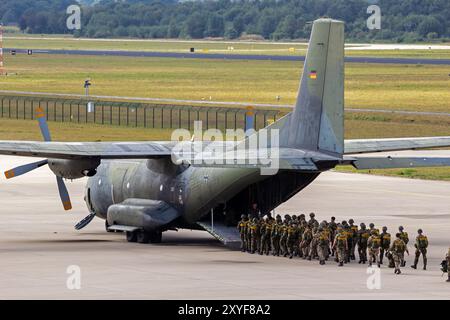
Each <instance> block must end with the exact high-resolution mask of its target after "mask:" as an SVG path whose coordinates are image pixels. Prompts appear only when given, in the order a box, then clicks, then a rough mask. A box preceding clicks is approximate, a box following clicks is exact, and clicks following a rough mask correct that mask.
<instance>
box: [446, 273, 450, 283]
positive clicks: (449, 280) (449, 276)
mask: <svg viewBox="0 0 450 320" xmlns="http://www.w3.org/2000/svg"><path fill="white" fill-rule="evenodd" d="M447 282H450V274H449V275H448V278H447Z"/></svg>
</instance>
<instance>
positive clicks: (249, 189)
mask: <svg viewBox="0 0 450 320" xmlns="http://www.w3.org/2000/svg"><path fill="white" fill-rule="evenodd" d="M37 117H38V119H39V124H40V127H41V131H42V133H43V136H44V140H45V142H24V141H0V154H6V155H15V156H25V157H39V158H47V159H48V160H42V161H39V162H36V163H32V164H29V165H25V166H21V167H18V168H15V169H12V170H10V171H7V172H6V173H5V175H6V177H7V178H12V177H17V176H19V175H22V174H24V173H27V172H29V171H31V170H33V169H36V168H39V167H41V166H44V165H48V166H49V167H50V169H51V170H52V171H53V172H54V173H55V175H56V179H57V184H58V189H59V193H60V197H61V200H62V203H63V205H64V208H65V209H66V210H68V209H71V203H70V198H69V195H68V192H67V189H66V187H65V185H64V181H63V179H77V178H82V177H85V176H88V177H89V179H88V182H87V186H86V195H85V201H86V203H87V207H88V209H89V211H90V215H88V216H87V217H86V218H85V219H84V220H82V221H81V222H80V223H78V224H77V226H76V228H77V229H81V228H83V227H84V226H86V225H87V224H88V223H89V222H90V221H91V220H92V219H93V218H94V217H95V216H97V217H99V218H101V219H105V220H106V226H107V229H108V230H120V231H125V232H126V234H127V240H128V241H130V242H136V241H138V242H141V243H146V242H152V243H158V242H161V237H162V233H163V232H164V231H167V230H174V229H178V228H190V229H207V230H209V231H210V232H211V230H210V229H211V225H208V223H206V222H205V220H208V217H209V213H210V212H211V211H212V210H214V209H216V210H217V211H218V210H219V209H220V213H221V218H222V219H224V220H225V221H236V220H237V219H238V217H239V216H240V215H241V214H242V213H246V212H242V208H243V207H246V206H247V205H248V204H250V203H253V202H257V203H258V204H259V208H260V210H261V212H263V213H268V212H270V211H271V210H273V209H275V208H276V207H277V206H279V205H280V204H281V203H283V202H285V201H287V200H288V199H289V198H291V197H292V196H294V195H295V194H297V193H298V192H300V191H301V190H302V189H304V188H305V187H306V186H308V185H309V184H310V183H312V182H313V181H314V180H315V179H316V178H317V177H318V176H319V175H320V173H322V172H325V171H327V170H330V169H333V168H335V167H336V166H337V165H353V166H354V167H356V168H358V169H370V168H403V167H433V166H450V158H419V157H417V158H414V157H412V158H395V157H385V156H379V157H359V156H357V154H362V153H372V152H378V151H396V150H408V149H422V148H434V147H448V146H450V137H430V138H402V139H369V140H345V141H344V23H343V22H341V21H336V20H332V19H328V18H323V19H318V20H316V21H315V22H314V23H313V27H312V34H311V39H310V42H309V48H308V53H307V56H306V60H305V64H304V70H303V75H302V78H301V85H300V89H299V93H298V98H297V101H296V104H295V107H294V110H293V111H292V112H291V113H289V114H288V115H286V116H285V117H283V118H281V119H280V120H278V121H276V122H275V123H273V124H272V125H270V126H268V127H266V128H265V129H264V130H266V133H267V132H268V133H267V134H268V135H271V134H272V133H274V132H277V135H278V137H279V145H277V157H278V161H277V163H278V164H277V171H276V172H275V173H274V174H271V175H266V174H263V171H262V169H264V167H267V166H264V165H261V164H260V163H263V162H264V161H265V160H267V159H266V158H267V153H265V152H260V151H262V150H260V147H259V145H256V147H253V148H252V147H251V144H250V143H248V142H249V141H251V140H252V139H253V138H255V137H256V138H261V136H262V134H261V131H259V132H256V133H254V134H253V135H252V136H247V137H246V138H245V139H244V140H241V141H237V142H236V141H233V142H231V143H230V142H223V143H220V142H214V144H215V145H221V144H222V147H224V150H225V151H224V152H223V153H222V154H221V155H220V157H222V158H223V157H224V156H225V158H226V159H227V161H226V162H225V163H224V162H223V161H211V160H220V159H215V157H216V158H218V157H219V155H216V154H214V153H205V152H202V150H203V149H201V151H200V152H198V153H196V152H193V154H184V155H183V154H180V153H177V152H176V151H175V149H176V147H177V145H178V142H175V141H171V142H92V143H81V142H80V143H74V142H72V143H62V142H51V139H50V133H49V131H48V127H47V124H46V120H45V114H44V113H43V111H42V110H39V112H38V115H37ZM271 141H272V140H271ZM198 143H199V142H196V141H191V140H189V141H187V142H184V145H185V146H186V145H189V144H192V145H194V144H198ZM271 143H273V142H270V143H268V146H266V147H265V148H268V149H269V148H273V147H274V146H273V145H271ZM200 144H201V146H204V145H205V146H207V145H208V143H207V142H200ZM209 144H212V142H210V143H209ZM242 146H244V148H243V150H244V152H243V153H242V152H241V153H239V152H234V151H236V150H237V149H238V148H240V147H242ZM241 149H242V148H241ZM261 149H262V148H261ZM192 150H197V149H196V148H192ZM244 156H245V157H246V159H247V160H248V159H250V160H252V161H253V162H252V161H241V160H242V159H241V158H242V157H244ZM199 157H200V158H201V157H205V158H207V159H208V160H209V161H201V162H198V161H192V159H193V158H194V159H198V158H199ZM245 157H244V158H245ZM255 160H261V161H256V162H255ZM255 163H256V164H255ZM264 163H267V162H264ZM217 219H218V218H217ZM218 225H219V219H218V220H217V221H216V223H214V226H218ZM213 234H214V233H213ZM215 235H216V236H217V237H218V238H221V235H220V234H215ZM222 240H223V239H222Z"/></svg>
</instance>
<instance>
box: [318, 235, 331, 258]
mask: <svg viewBox="0 0 450 320" xmlns="http://www.w3.org/2000/svg"><path fill="white" fill-rule="evenodd" d="M318 231H319V237H318V243H317V253H318V254H319V264H320V265H324V264H325V261H326V260H327V259H328V254H329V252H328V249H329V248H330V235H329V233H328V231H327V230H325V229H324V227H322V226H321V227H319V230H318Z"/></svg>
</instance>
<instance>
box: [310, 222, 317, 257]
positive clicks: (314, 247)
mask: <svg viewBox="0 0 450 320" xmlns="http://www.w3.org/2000/svg"><path fill="white" fill-rule="evenodd" d="M318 230H319V228H318V227H313V230H312V239H311V243H310V248H309V257H310V259H308V260H311V259H317V258H318V257H319V256H318V254H317V244H318V241H319V232H318Z"/></svg>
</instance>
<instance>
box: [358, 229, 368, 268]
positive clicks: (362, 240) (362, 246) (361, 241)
mask: <svg viewBox="0 0 450 320" xmlns="http://www.w3.org/2000/svg"><path fill="white" fill-rule="evenodd" d="M359 226H360V227H361V229H360V230H359V231H358V240H357V243H358V255H359V262H358V263H360V264H361V263H362V264H365V263H366V262H367V240H369V237H370V232H369V230H367V229H366V225H365V224H364V223H361V224H360V225H359Z"/></svg>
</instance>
